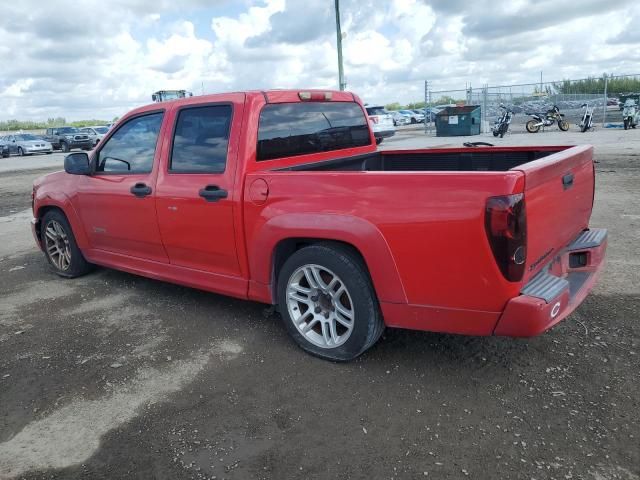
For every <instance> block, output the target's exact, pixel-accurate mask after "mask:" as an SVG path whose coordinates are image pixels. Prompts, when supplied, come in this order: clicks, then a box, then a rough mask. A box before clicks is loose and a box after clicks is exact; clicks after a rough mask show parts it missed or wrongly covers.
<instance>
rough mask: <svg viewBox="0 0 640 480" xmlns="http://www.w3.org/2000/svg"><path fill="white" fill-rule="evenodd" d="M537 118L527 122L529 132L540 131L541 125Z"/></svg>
mask: <svg viewBox="0 0 640 480" xmlns="http://www.w3.org/2000/svg"><path fill="white" fill-rule="evenodd" d="M537 123H538V122H537V121H535V120H529V121H528V122H527V124H526V128H527V132H529V133H538V131H540V125H538V124H537Z"/></svg>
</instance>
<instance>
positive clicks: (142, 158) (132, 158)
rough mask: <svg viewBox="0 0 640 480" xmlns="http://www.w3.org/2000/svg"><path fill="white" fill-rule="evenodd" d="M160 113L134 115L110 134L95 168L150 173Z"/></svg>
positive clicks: (158, 131)
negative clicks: (134, 116)
mask: <svg viewBox="0 0 640 480" xmlns="http://www.w3.org/2000/svg"><path fill="white" fill-rule="evenodd" d="M162 117H163V113H162V112H159V113H152V114H149V115H144V116H142V117H136V118H133V119H131V120H129V121H128V122H126V123H125V124H123V125H122V126H121V127H120V128H118V130H117V131H116V132H115V133H114V134H113V135H112V136H111V138H109V140H108V141H107V143H105V144H104V146H103V147H102V148H101V149H100V152H99V153H98V160H97V164H96V171H97V172H119V173H149V172H150V171H151V169H152V168H153V157H154V156H155V153H156V144H157V143H158V134H159V133H160V125H162Z"/></svg>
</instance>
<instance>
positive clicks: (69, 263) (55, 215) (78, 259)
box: [40, 210, 91, 278]
mask: <svg viewBox="0 0 640 480" xmlns="http://www.w3.org/2000/svg"><path fill="white" fill-rule="evenodd" d="M40 225H41V227H40V237H41V242H42V248H43V250H44V254H45V256H46V257H47V260H48V261H49V264H50V265H51V266H52V267H53V270H54V272H55V273H56V274H58V275H59V276H61V277H66V278H75V277H79V276H80V275H84V274H85V273H88V272H89V271H90V270H91V264H90V263H89V262H87V261H86V260H85V258H84V256H83V255H82V252H81V251H80V249H79V248H78V244H77V243H76V239H75V237H74V236H73V231H72V230H71V225H69V222H68V221H67V218H66V217H65V216H64V214H63V213H62V212H60V211H58V210H51V211H49V212H47V213H46V214H45V215H44V217H43V218H42V221H41V224H40Z"/></svg>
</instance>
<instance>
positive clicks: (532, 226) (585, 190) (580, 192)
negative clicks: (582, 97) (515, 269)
mask: <svg viewBox="0 0 640 480" xmlns="http://www.w3.org/2000/svg"><path fill="white" fill-rule="evenodd" d="M513 170H518V171H521V172H522V173H524V175H525V191H524V194H525V195H524V198H525V205H526V207H525V208H526V215H527V217H526V218H527V260H526V269H525V274H524V279H523V280H524V281H525V282H526V281H527V280H528V279H529V278H531V277H532V276H533V275H535V274H536V273H537V272H538V271H540V269H541V268H542V267H544V266H545V265H546V264H548V263H549V262H550V261H551V260H552V259H553V258H554V257H555V256H556V255H557V254H558V253H559V252H560V251H561V250H562V249H563V248H565V247H566V246H567V245H568V244H569V243H571V241H572V240H573V239H575V238H576V237H577V236H578V235H579V234H580V232H581V231H582V230H584V229H585V228H587V226H588V225H589V217H590V216H591V208H592V207H593V192H594V185H595V178H594V165H593V147H592V146H590V145H587V146H579V147H571V148H568V149H566V150H562V151H560V152H558V153H555V154H553V155H549V156H548V157H544V158H541V159H539V160H535V161H533V162H529V163H525V164H523V165H520V166H518V167H516V168H514V169H513Z"/></svg>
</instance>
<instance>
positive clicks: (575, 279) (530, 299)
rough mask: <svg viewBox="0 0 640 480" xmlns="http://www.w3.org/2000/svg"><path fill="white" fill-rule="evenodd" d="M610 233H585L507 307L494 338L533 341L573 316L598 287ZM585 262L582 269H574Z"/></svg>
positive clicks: (602, 230) (598, 231) (591, 231)
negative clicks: (574, 263)
mask: <svg viewBox="0 0 640 480" xmlns="http://www.w3.org/2000/svg"><path fill="white" fill-rule="evenodd" d="M606 249H607V231H606V230H604V229H592V230H587V231H585V232H583V233H582V234H581V235H580V236H578V238H577V239H576V240H574V241H573V242H572V243H571V244H570V245H569V246H568V247H567V248H566V249H565V250H564V251H563V252H562V253H561V254H560V255H558V256H556V257H555V258H554V260H553V261H552V262H551V264H549V265H548V266H547V267H545V269H544V270H543V271H541V272H540V273H538V274H537V275H536V276H535V277H534V278H532V279H531V280H530V281H529V282H528V283H527V284H526V285H525V286H524V288H523V289H522V290H521V295H520V296H518V297H514V298H512V299H511V300H509V302H508V303H507V306H506V308H505V309H504V311H503V312H502V315H501V316H500V319H499V320H498V323H497V324H496V327H495V329H494V332H493V333H494V335H504V336H509V337H533V336H535V335H539V334H541V333H543V332H545V331H547V330H549V329H550V328H551V327H553V326H554V325H556V324H557V323H559V322H561V321H562V320H564V319H565V318H566V317H567V316H569V315H570V314H571V313H572V312H573V311H574V310H575V309H576V308H577V307H578V305H580V303H582V301H583V300H584V298H585V297H586V296H587V294H588V293H589V292H590V291H591V289H592V288H593V286H594V285H595V283H596V281H597V279H598V277H599V276H600V274H601V272H602V270H603V268H604V265H605V252H606ZM572 257H573V260H574V262H575V261H576V260H578V258H579V259H580V260H581V262H578V263H580V266H576V267H572V266H571V265H572V263H571V262H572Z"/></svg>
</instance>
